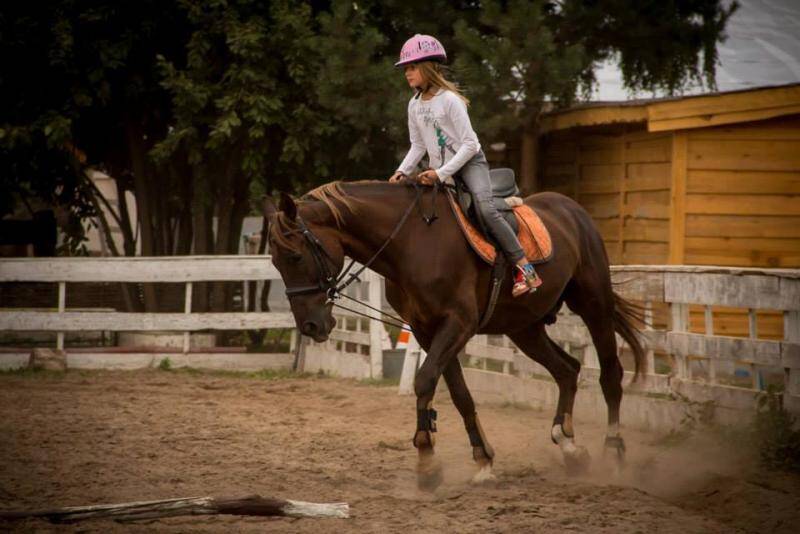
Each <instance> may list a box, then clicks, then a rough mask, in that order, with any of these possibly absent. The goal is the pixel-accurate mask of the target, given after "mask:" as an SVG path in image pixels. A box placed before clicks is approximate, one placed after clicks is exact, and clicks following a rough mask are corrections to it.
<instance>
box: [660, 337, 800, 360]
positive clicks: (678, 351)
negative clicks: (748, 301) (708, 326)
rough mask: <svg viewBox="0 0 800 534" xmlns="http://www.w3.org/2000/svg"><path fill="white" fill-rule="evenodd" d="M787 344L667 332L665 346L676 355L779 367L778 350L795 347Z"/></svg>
mask: <svg viewBox="0 0 800 534" xmlns="http://www.w3.org/2000/svg"><path fill="white" fill-rule="evenodd" d="M784 345H785V347H784ZM789 345H790V344H787V343H783V342H780V341H768V340H760V339H747V338H740V337H726V336H707V335H705V334H690V333H688V332H667V347H668V349H669V352H670V353H672V354H674V355H676V356H681V357H686V356H702V357H705V358H714V359H717V360H727V361H739V362H747V363H752V364H755V365H766V366H776V367H778V366H781V363H782V356H781V354H782V352H784V351H786V352H793V351H794V350H795V349H794V348H793V347H790V346H789ZM795 346H797V345H795Z"/></svg>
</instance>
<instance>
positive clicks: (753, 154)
mask: <svg viewBox="0 0 800 534" xmlns="http://www.w3.org/2000/svg"><path fill="white" fill-rule="evenodd" d="M688 145H689V151H688V160H687V161H688V166H689V168H690V169H701V170H702V169H708V170H732V171H744V170H752V171H798V170H800V150H798V149H797V142H796V141H782V140H781V141H713V140H705V139H702V140H694V141H692V142H691V143H689V144H688Z"/></svg>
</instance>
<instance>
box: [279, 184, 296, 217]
mask: <svg viewBox="0 0 800 534" xmlns="http://www.w3.org/2000/svg"><path fill="white" fill-rule="evenodd" d="M281 211H282V212H283V214H284V215H286V216H287V217H288V218H289V220H290V221H293V220H295V219H296V218H297V204H295V203H294V200H293V199H292V197H291V196H289V194H288V193H284V192H283V191H281Z"/></svg>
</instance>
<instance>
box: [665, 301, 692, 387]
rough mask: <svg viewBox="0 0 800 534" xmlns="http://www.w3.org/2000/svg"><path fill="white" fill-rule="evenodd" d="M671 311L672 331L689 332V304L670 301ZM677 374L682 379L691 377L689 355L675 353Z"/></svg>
mask: <svg viewBox="0 0 800 534" xmlns="http://www.w3.org/2000/svg"><path fill="white" fill-rule="evenodd" d="M669 308H670V312H671V314H672V331H673V332H688V330H689V305H688V304H685V303H682V302H670V304H669ZM674 356H675V366H676V367H677V369H675V376H676V378H678V379H680V380H686V379H687V378H690V377H689V365H688V362H687V359H688V355H686V354H675V355H674Z"/></svg>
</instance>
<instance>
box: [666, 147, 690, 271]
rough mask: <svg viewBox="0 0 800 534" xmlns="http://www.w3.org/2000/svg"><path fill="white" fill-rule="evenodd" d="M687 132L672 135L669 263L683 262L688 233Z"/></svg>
mask: <svg viewBox="0 0 800 534" xmlns="http://www.w3.org/2000/svg"><path fill="white" fill-rule="evenodd" d="M687 150H688V141H687V136H686V132H675V134H674V135H673V137H672V171H671V172H672V184H671V187H670V204H669V220H670V226H669V263H683V257H684V256H683V255H684V238H685V233H686V167H687V157H688V152H687Z"/></svg>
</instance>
